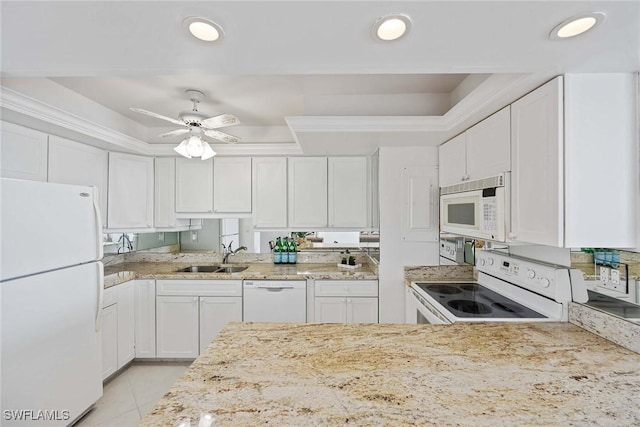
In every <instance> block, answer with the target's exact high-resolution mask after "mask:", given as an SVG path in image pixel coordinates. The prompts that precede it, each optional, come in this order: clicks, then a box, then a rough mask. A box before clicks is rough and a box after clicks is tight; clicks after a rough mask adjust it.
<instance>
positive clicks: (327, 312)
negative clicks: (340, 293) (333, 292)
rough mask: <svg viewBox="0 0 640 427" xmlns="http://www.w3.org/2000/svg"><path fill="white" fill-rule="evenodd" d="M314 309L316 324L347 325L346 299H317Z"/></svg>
mask: <svg viewBox="0 0 640 427" xmlns="http://www.w3.org/2000/svg"><path fill="white" fill-rule="evenodd" d="M314 309H315V310H314V313H315V321H316V322H320V323H347V299H346V298H337V297H316V298H315V307H314Z"/></svg>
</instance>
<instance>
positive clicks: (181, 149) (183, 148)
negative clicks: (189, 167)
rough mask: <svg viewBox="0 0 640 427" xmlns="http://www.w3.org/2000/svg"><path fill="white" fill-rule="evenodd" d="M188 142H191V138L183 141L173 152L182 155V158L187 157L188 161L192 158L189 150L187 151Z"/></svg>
mask: <svg viewBox="0 0 640 427" xmlns="http://www.w3.org/2000/svg"><path fill="white" fill-rule="evenodd" d="M188 142H189V138H186V139H184V140H182V142H181V143H180V144H179V145H178V146H177V147H175V148H174V149H173V150H174V151H175V152H176V153H178V154H180V155H181V156H183V157H186V158H187V159H190V158H191V156H190V155H189V150H188V149H187V144H188Z"/></svg>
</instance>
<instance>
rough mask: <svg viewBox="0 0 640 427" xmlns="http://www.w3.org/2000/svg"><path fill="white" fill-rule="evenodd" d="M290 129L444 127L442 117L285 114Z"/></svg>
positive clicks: (413, 128) (358, 130)
mask: <svg viewBox="0 0 640 427" xmlns="http://www.w3.org/2000/svg"><path fill="white" fill-rule="evenodd" d="M284 119H285V121H286V123H287V125H288V126H289V128H290V129H291V132H293V133H294V135H295V133H296V132H421V131H422V132H427V131H442V130H447V128H446V123H445V120H444V116H389V117H387V116H288V117H285V118H284Z"/></svg>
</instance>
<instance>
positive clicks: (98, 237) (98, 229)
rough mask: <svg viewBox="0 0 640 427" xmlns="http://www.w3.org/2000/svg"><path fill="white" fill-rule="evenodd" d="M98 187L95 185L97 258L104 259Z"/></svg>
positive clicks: (94, 205)
mask: <svg viewBox="0 0 640 427" xmlns="http://www.w3.org/2000/svg"><path fill="white" fill-rule="evenodd" d="M99 191H100V190H98V187H93V212H94V214H95V216H96V249H97V252H96V260H100V259H102V257H103V256H104V249H103V246H102V213H101V212H100V206H99V205H98V198H99V196H100V195H99V194H98V192H99Z"/></svg>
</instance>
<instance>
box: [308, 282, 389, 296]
mask: <svg viewBox="0 0 640 427" xmlns="http://www.w3.org/2000/svg"><path fill="white" fill-rule="evenodd" d="M315 295H316V296H317V297H342V296H350V297H377V296H378V281H377V280H316V285H315Z"/></svg>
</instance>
